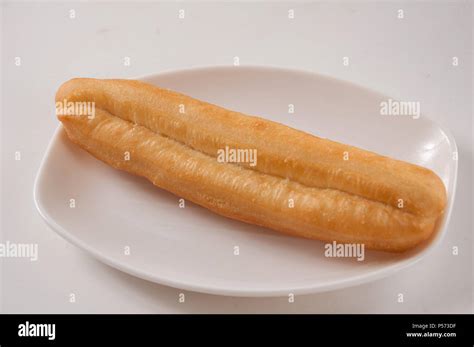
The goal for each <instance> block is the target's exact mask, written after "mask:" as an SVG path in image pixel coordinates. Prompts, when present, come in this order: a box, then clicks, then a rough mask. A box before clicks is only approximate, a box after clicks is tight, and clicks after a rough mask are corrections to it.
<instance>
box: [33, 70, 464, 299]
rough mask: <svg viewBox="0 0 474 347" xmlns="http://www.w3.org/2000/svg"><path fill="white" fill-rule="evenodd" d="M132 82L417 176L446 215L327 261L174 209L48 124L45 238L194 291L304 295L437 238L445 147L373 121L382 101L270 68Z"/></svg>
mask: <svg viewBox="0 0 474 347" xmlns="http://www.w3.org/2000/svg"><path fill="white" fill-rule="evenodd" d="M139 79H141V80H143V81H146V82H148V83H152V84H156V85H158V86H161V87H165V88H170V89H173V90H176V91H179V92H182V93H185V94H188V95H190V96H193V97H195V98H198V99H202V100H206V101H208V102H211V103H214V104H218V105H221V106H223V107H226V108H229V109H232V110H236V111H240V112H244V113H247V114H255V115H259V116H262V117H266V118H268V119H271V120H274V121H277V122H280V123H283V124H286V125H288V126H291V127H294V128H297V129H300V130H303V131H306V132H308V133H311V134H314V135H317V136H320V137H326V138H330V139H332V140H335V141H339V142H343V143H346V144H351V145H354V146H358V147H361V148H365V149H368V150H371V151H374V152H377V153H379V154H383V155H388V156H391V157H393V158H397V159H401V160H405V161H408V162H412V163H415V164H419V165H422V166H425V167H428V168H430V169H432V170H433V171H435V172H436V173H437V174H438V175H439V176H440V177H441V178H442V180H443V182H444V184H445V186H446V187H447V192H448V206H447V211H446V213H445V215H444V219H443V220H442V221H441V223H440V224H439V226H438V230H437V232H436V233H435V234H434V236H433V237H432V238H431V239H430V240H428V241H427V242H425V243H424V244H422V245H420V246H419V247H417V248H416V249H414V250H412V251H410V252H407V253H403V254H389V253H382V252H374V251H366V252H365V259H364V261H357V260H356V259H355V258H327V257H325V255H324V251H325V248H324V243H323V242H319V241H312V240H305V239H298V238H292V237H289V236H285V235H281V234H279V233H277V232H273V231H270V230H267V229H264V228H261V227H256V226H253V225H247V224H244V223H241V222H237V221H233V220H230V219H226V218H224V217H221V216H218V215H215V214H213V213H211V212H209V211H207V210H206V209H204V208H201V207H199V206H197V205H194V204H192V203H190V202H186V204H185V206H186V207H185V208H180V206H179V197H176V196H174V195H172V194H170V193H168V192H166V191H163V190H160V189H158V188H156V187H154V186H153V185H152V184H151V183H149V182H148V181H146V180H145V179H142V178H139V177H135V176H132V175H129V174H127V173H125V172H121V171H117V170H114V169H112V168H111V167H108V166H107V165H105V164H103V163H102V162H100V161H98V160H96V159H95V158H93V157H92V156H90V155H89V154H87V153H86V152H85V151H83V150H81V149H80V148H79V147H76V146H75V145H73V144H72V143H71V142H70V141H69V140H68V139H67V137H66V135H65V132H64V130H63V129H62V128H61V127H59V128H58V130H57V131H56V133H55V135H54V137H53V139H52V140H51V143H50V145H49V147H48V150H47V152H46V155H45V157H44V159H43V162H42V164H41V167H40V169H39V172H38V176H37V178H36V183H35V192H34V196H35V202H36V206H37V208H38V210H39V212H40V214H41V216H42V217H43V218H44V219H45V221H46V222H47V223H48V225H49V226H50V227H51V228H52V229H53V230H54V231H56V232H57V233H59V234H60V235H61V236H63V237H64V238H65V239H67V240H69V241H70V242H72V243H73V244H75V245H77V246H79V247H80V248H82V249H84V250H86V251H87V252H89V253H90V254H91V255H93V256H94V257H96V258H97V259H99V260H101V261H103V262H104V263H106V264H109V265H111V266H113V267H115V268H117V269H120V270H122V271H125V272H127V273H129V274H131V275H135V276H138V277H141V278H143V279H146V280H149V281H153V282H157V283H160V284H165V285H168V286H172V287H176V288H182V289H186V290H192V291H198V292H205V293H212V294H221V295H232V296H280V295H288V293H294V294H305V293H313V292H321V291H327V290H332V289H336V288H342V287H348V286H353V285H356V284H360V283H363V282H368V281H372V280H375V279H377V278H381V277H383V276H387V275H389V274H392V273H394V272H395V271H396V270H399V269H401V268H404V267H406V266H409V265H411V264H414V263H415V262H416V261H418V260H420V259H421V258H422V257H423V256H425V255H426V254H427V253H428V252H429V251H430V250H431V249H433V248H434V247H435V246H436V245H437V244H439V242H440V241H441V239H442V236H443V234H444V233H445V232H446V226H447V223H448V220H449V216H450V213H451V208H452V205H453V199H454V192H455V186H456V174H457V161H455V160H453V152H456V144H455V141H454V139H453V137H452V136H451V135H450V133H449V132H448V131H447V130H446V129H442V128H441V127H440V126H439V125H437V124H436V123H434V122H433V121H430V120H429V119H426V118H424V117H423V116H422V117H421V118H419V119H414V118H416V117H409V116H382V115H381V112H380V110H381V106H380V103H381V102H382V101H387V100H388V98H387V97H385V96H383V95H380V94H378V93H375V92H373V91H370V90H367V89H365V88H361V87H358V86H355V85H353V84H350V83H347V82H342V81H339V80H336V79H333V78H329V77H324V76H321V75H317V74H314V73H310V72H304V71H296V70H288V69H281V68H270V67H243V66H240V67H209V68H195V69H189V70H180V71H173V72H166V73H160V74H156V75H150V76H146V77H142V78H139ZM291 105H293V106H291ZM292 108H293V109H294V112H293V113H291V111H292ZM45 116H53V115H45ZM281 141H282V142H285V139H284V138H282V139H281ZM71 199H74V203H73V204H72V205H71ZM71 206H75V207H74V208H72V207H71ZM237 251H238V252H237ZM237 253H238V255H237Z"/></svg>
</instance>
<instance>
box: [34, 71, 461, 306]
mask: <svg viewBox="0 0 474 347" xmlns="http://www.w3.org/2000/svg"><path fill="white" fill-rule="evenodd" d="M238 69H247V70H266V71H279V72H286V73H299V74H304V75H311V77H314V78H319V79H326V80H328V81H332V82H336V83H340V84H341V83H342V84H345V85H346V86H350V87H353V88H357V89H359V90H364V91H365V92H368V93H371V94H373V95H374V96H379V97H383V98H389V97H388V96H386V95H384V94H382V93H380V92H378V91H375V90H372V89H370V88H367V87H364V86H361V85H358V84H356V83H353V82H350V81H345V80H341V79H339V78H335V77H332V76H328V75H324V74H320V73H316V72H314V71H311V70H303V69H298V68H296V69H294V68H288V67H279V66H272V65H240V66H229V65H204V66H196V67H189V68H183V69H170V70H164V71H161V72H155V73H151V74H146V75H140V76H138V77H134V78H130V79H136V80H149V79H153V78H157V77H163V76H166V75H172V74H177V73H187V72H196V71H200V72H209V71H215V70H238ZM391 99H392V100H394V98H391ZM423 118H424V119H425V120H426V121H427V122H429V123H431V124H432V125H434V126H436V127H437V128H438V129H439V130H440V131H441V132H442V133H443V134H444V136H445V137H446V139H447V140H448V142H449V144H450V148H451V149H452V150H453V151H455V152H458V148H457V144H456V141H455V138H454V136H453V135H452V134H451V132H450V131H449V129H447V128H446V127H444V126H442V125H441V124H440V123H438V122H437V121H434V120H432V119H430V118H427V117H426V115H423ZM63 131H64V129H63V127H62V125H59V126H58V127H57V128H56V130H55V132H54V134H53V136H52V138H51V140H50V141H49V144H48V146H47V148H46V151H45V154H44V156H43V158H42V160H41V163H40V166H39V169H38V172H37V175H36V177H35V181H34V187H33V200H34V203H35V207H36V209H37V210H38V212H39V214H40V216H41V217H42V219H43V220H44V221H45V223H46V225H47V226H48V227H49V228H50V229H52V230H53V231H54V232H56V233H57V234H58V235H60V236H61V237H63V238H64V239H66V240H67V241H69V242H70V243H72V244H74V245H75V246H77V247H78V248H80V249H81V250H83V251H86V252H87V253H89V254H90V255H92V256H93V257H94V258H95V259H97V260H99V261H101V262H103V263H105V264H107V265H108V266H111V267H113V268H115V269H117V270H120V271H123V272H125V273H127V274H129V275H132V276H135V277H138V278H141V279H144V280H147V281H150V282H154V283H157V284H160V285H166V286H169V287H173V288H177V289H182V290H187V291H193V292H199V293H205V294H213V295H224V296H234V297H282V296H287V295H288V294H290V293H292V294H294V295H305V294H314V293H321V292H327V291H333V290H337V289H342V288H349V287H354V286H357V285H361V284H363V283H369V282H373V281H376V280H379V279H381V278H385V277H388V276H390V275H393V274H394V273H396V272H398V271H400V270H402V269H405V268H407V267H409V266H412V265H414V264H415V263H417V262H418V261H420V260H421V259H423V258H425V257H426V256H427V255H429V254H430V253H431V252H432V251H433V250H434V249H436V248H437V247H438V246H439V245H440V244H441V242H442V240H443V239H444V237H445V236H446V234H447V232H448V225H449V221H450V219H451V214H452V210H453V205H454V200H455V196H456V188H457V178H458V165H459V158H458V160H453V161H454V164H453V166H452V167H453V173H452V176H451V177H450V182H449V183H450V184H449V186H445V188H446V190H447V193H448V194H447V195H448V203H447V209H446V212H445V214H444V215H443V219H442V220H441V222H440V225H439V229H438V231H437V233H438V235H436V236H435V237H434V239H433V240H431V241H430V243H429V244H428V245H426V248H425V249H424V250H422V251H421V252H419V253H418V254H415V255H413V256H412V257H409V258H406V259H402V260H400V261H398V262H396V263H394V264H390V265H387V266H385V267H383V268H381V269H378V270H374V271H372V272H370V273H369V274H368V275H367V274H361V275H355V276H350V277H347V278H344V279H343V280H340V279H339V280H335V281H334V280H333V281H331V282H325V283H324V284H313V285H305V286H300V287H293V288H286V289H273V290H272V289H269V288H263V287H262V288H260V289H242V288H240V289H232V288H229V287H225V286H224V287H219V286H218V285H214V286H212V287H210V286H209V285H199V284H197V283H195V282H189V281H180V280H177V279H172V278H166V277H160V276H155V275H153V274H150V273H148V272H147V271H143V270H140V269H137V268H136V267H133V266H128V265H127V262H126V261H119V260H118V259H115V258H113V257H109V256H107V255H104V254H102V252H100V251H98V250H96V249H94V247H92V246H89V245H88V244H87V243H85V242H83V241H82V240H80V239H78V238H77V237H75V236H74V234H73V233H71V232H68V231H67V230H65V229H64V228H63V227H62V226H61V225H59V224H58V223H57V222H56V221H55V220H54V219H53V218H52V217H51V216H50V215H49V213H48V212H47V208H46V207H45V206H44V205H43V202H42V200H41V193H40V185H41V181H42V180H43V179H44V178H43V176H44V168H45V164H46V163H47V161H48V159H49V157H50V155H51V152H52V148H53V147H54V145H55V144H56V143H57V142H58V140H59V137H60V136H61V133H62V132H63ZM450 188H451V189H452V191H450Z"/></svg>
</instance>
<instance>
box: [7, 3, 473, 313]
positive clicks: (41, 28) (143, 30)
mask: <svg viewBox="0 0 474 347" xmlns="http://www.w3.org/2000/svg"><path fill="white" fill-rule="evenodd" d="M71 9H74V10H75V15H76V17H75V18H74V19H71V18H70V10H71ZM179 9H185V18H184V19H179V18H178V11H179ZM289 9H294V10H295V18H294V19H292V20H290V19H288V10H289ZM399 9H403V11H404V18H403V19H398V18H397V15H398V10H399ZM1 30H2V38H1V48H2V49H1V59H2V65H1V66H2V73H1V88H2V92H1V96H2V103H1V106H2V108H1V112H2V115H1V116H2V118H1V119H2V125H1V136H2V138H1V145H2V151H1V153H2V159H1V165H2V166H1V197H2V198H1V232H2V240H3V242H5V241H7V240H9V241H11V242H19V243H37V244H38V247H39V260H38V261H36V262H30V261H29V260H27V259H15V258H0V261H1V263H2V267H1V298H2V302H1V304H2V306H1V312H6V313H13V312H14V313H63V312H64V313H66V312H67V313H73V312H78V313H120V312H122V313H203V312H205V313H206V312H212V313H219V312H223V313H230V312H239V313H250V312H262V313H263V312H265V313H273V312H288V313H297V312H301V313H404V312H406V313H454V312H457V313H461V312H472V311H473V306H472V304H473V259H472V258H473V257H472V254H473V237H472V230H473V228H472V227H473V221H472V212H473V208H472V197H473V189H472V177H473V176H472V174H473V172H472V168H473V155H472V154H473V150H472V143H473V141H472V139H473V125H472V123H473V122H472V110H473V90H472V77H473V75H472V58H473V56H472V54H473V53H472V46H473V42H472V3H469V2H454V3H447V2H444V3H440V2H413V3H410V4H407V3H397V2H393V1H392V2H386V3H374V2H371V3H369V2H344V3H335V4H334V3H325V2H319V3H313V4H304V3H273V4H271V3H266V4H265V3H255V2H254V3H225V4H217V3H199V2H192V3H183V2H181V3H135V4H133V3H130V4H126V3H114V2H109V3H95V4H90V3H69V4H68V3H66V4H64V3H58V2H54V3H53V2H49V3H47V2H46V3H36V4H27V3H20V4H16V3H4V4H3V5H2V26H1ZM235 56H238V57H239V58H240V63H241V64H242V65H245V64H260V65H274V66H283V67H294V68H298V69H306V70H311V71H315V72H319V73H323V74H326V75H331V76H334V77H337V78H340V79H344V80H349V81H352V82H355V83H357V84H360V85H363V86H366V87H369V88H372V89H375V90H379V91H381V92H383V93H385V94H387V95H391V96H392V97H394V98H398V99H401V100H407V101H420V102H421V107H422V112H423V113H424V114H425V115H427V116H428V117H430V118H432V119H435V120H436V121H438V122H439V123H441V124H443V125H444V126H446V127H447V128H449V129H450V130H451V131H452V133H453V135H454V137H455V138H456V141H457V144H458V147H459V176H458V190H457V196H456V201H455V206H454V211H453V215H452V219H451V223H450V225H449V232H448V234H447V237H446V238H445V239H444V241H443V243H442V244H441V246H440V247H438V248H437V249H436V250H435V251H434V252H432V253H431V254H429V255H428V256H427V257H426V258H425V259H423V260H422V261H421V262H419V263H417V264H416V265H414V266H413V267H411V268H408V269H405V270H402V271H401V272H399V273H397V274H395V275H394V276H391V277H389V278H385V279H382V280H378V281H376V282H372V283H369V284H364V285H361V286H358V287H353V288H346V289H342V290H337V291H333V292H327V293H320V294H313V295H305V296H298V297H296V298H295V302H294V303H289V302H288V300H287V298H286V297H283V298H263V299H262V298H231V297H223V296H213V295H204V294H198V293H192V292H185V295H186V300H185V302H184V303H179V302H178V295H179V293H181V292H182V291H181V290H179V289H174V288H169V287H165V286H161V285H157V284H154V283H150V282H147V281H144V280H141V279H138V278H134V277H132V276H129V275H127V274H124V273H121V272H120V271H117V270H114V269H112V268H110V267H108V266H106V265H103V264H102V263H100V262H98V261H96V260H94V259H93V258H91V257H90V256H88V255H87V254H85V253H84V252H83V251H81V250H80V249H78V248H76V247H75V246H72V245H71V244H69V243H68V242H67V241H65V240H63V239H62V238H61V237H59V236H58V235H57V234H55V233H54V232H53V231H51V230H50V229H48V227H47V226H46V225H45V224H44V222H43V220H42V219H41V217H40V216H39V214H38V213H37V211H36V209H35V206H34V202H33V182H34V178H35V176H36V173H37V170H38V167H39V164H40V161H41V159H42V156H43V154H44V152H45V149H46V147H47V144H48V142H49V140H50V138H51V136H52V134H53V132H54V130H55V128H56V127H57V124H58V122H57V120H56V119H55V116H54V102H53V100H54V93H55V91H56V89H57V88H58V86H59V85H60V84H61V83H62V82H64V81H66V80H67V79H69V78H72V77H78V76H81V77H102V78H111V77H117V78H121V77H123V78H129V77H133V76H138V75H143V74H147V73H155V72H159V71H164V70H169V69H179V68H187V67H192V66H202V65H230V64H232V63H233V58H234V57H235ZM344 56H347V57H349V63H350V64H349V66H343V64H342V62H343V57H344ZM454 56H455V57H458V60H459V65H458V66H453V64H452V57H454ZM15 57H20V58H21V65H20V66H16V65H15ZM124 57H130V62H131V65H130V66H124ZM16 151H20V152H21V160H19V161H16V160H15V152H16ZM454 246H457V247H458V248H459V254H458V255H453V252H452V249H453V247H454ZM71 293H74V295H75V297H76V301H75V302H74V303H71V302H70V300H69V299H70V294H71ZM399 293H403V295H404V302H403V303H399V302H398V300H397V299H398V294H399Z"/></svg>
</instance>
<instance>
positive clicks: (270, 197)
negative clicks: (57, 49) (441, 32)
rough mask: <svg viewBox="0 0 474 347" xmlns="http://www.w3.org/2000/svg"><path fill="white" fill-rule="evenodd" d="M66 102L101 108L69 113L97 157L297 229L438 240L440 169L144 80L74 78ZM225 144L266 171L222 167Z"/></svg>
mask: <svg viewBox="0 0 474 347" xmlns="http://www.w3.org/2000/svg"><path fill="white" fill-rule="evenodd" d="M56 102H76V103H79V102H94V103H95V116H94V117H88V116H87V115H78V114H67V115H65V114H62V115H58V118H59V120H60V121H61V122H62V124H63V126H64V128H65V130H66V132H67V134H68V137H69V138H70V139H71V141H73V142H74V143H76V144H77V145H79V146H80V147H82V148H83V149H85V150H86V151H88V152H89V153H91V154H92V155H93V156H95V157H96V158H98V159H100V160H102V161H104V162H106V163H107V164H109V165H111V166H113V167H115V168H117V169H121V170H125V171H128V172H130V173H132V174H135V175H139V176H143V177H146V178H147V179H148V180H150V181H151V182H153V184H155V185H156V186H158V187H160V188H162V189H166V190H168V191H170V192H172V193H174V194H176V195H178V196H180V197H182V198H184V199H187V200H190V201H193V202H194V203H196V204H199V205H201V206H203V207H205V208H207V209H209V210H211V211H214V212H216V213H218V214H220V215H223V216H226V217H230V218H233V219H237V220H240V221H244V222H247V223H252V224H257V225H261V226H264V227H268V228H271V229H274V230H277V231H281V232H284V233H286V234H290V235H294V236H301V237H305V238H311V239H318V240H323V241H328V242H332V241H337V242H341V243H363V244H365V246H366V247H367V248H369V249H376V250H383V251H394V252H401V251H405V250H408V249H410V248H413V247H415V246H416V245H418V244H419V243H420V242H422V241H423V240H425V239H427V238H428V237H429V236H430V235H431V234H432V232H433V231H434V229H435V225H436V222H437V220H438V219H439V218H440V216H441V215H442V214H443V212H444V208H445V205H446V190H445V187H444V185H443V183H442V181H441V180H440V179H439V177H438V176H437V175H436V174H434V173H433V172H432V171H431V170H428V169H426V168H423V167H420V166H417V165H413V164H410V163H406V162H402V161H398V160H394V159H391V158H388V157H384V156H381V155H378V154H375V153H372V152H369V151H365V150H362V149H359V148H356V147H352V146H348V145H344V144H340V143H337V142H333V141H330V140H327V139H322V138H318V137H315V136H312V135H310V134H307V133H304V132H302V131H299V130H295V129H292V128H289V127H287V126H284V125H282V124H279V123H275V122H272V121H268V120H265V119H262V118H259V117H254V116H247V115H244V114H242V113H238V112H234V111H229V110H226V109H224V108H221V107H219V106H216V105H212V104H209V103H206V102H203V101H199V100H196V99H193V98H191V97H188V96H185V95H182V94H179V93H176V92H173V91H170V90H165V89H161V88H158V87H155V86H152V85H149V84H146V83H143V82H139V81H133V80H98V79H86V78H79V79H73V80H70V81H68V82H66V83H64V84H63V85H62V86H61V87H60V89H59V90H58V92H57V94H56ZM226 146H227V147H229V148H233V149H251V150H253V149H255V150H257V157H258V160H257V162H256V163H257V164H256V165H255V166H251V165H249V163H222V162H219V161H218V160H217V155H218V151H219V150H222V149H224V148H226ZM126 152H129V153H130V158H129V160H125V156H124V153H126ZM345 159H348V160H345ZM290 201H291V203H290Z"/></svg>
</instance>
